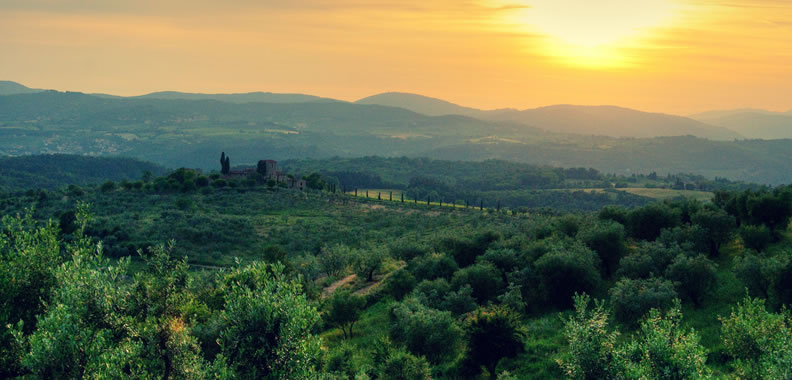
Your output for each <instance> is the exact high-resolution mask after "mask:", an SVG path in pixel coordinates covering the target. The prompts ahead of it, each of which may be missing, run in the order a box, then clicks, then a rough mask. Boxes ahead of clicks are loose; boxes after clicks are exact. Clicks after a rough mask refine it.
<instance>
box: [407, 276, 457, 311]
mask: <svg viewBox="0 0 792 380" xmlns="http://www.w3.org/2000/svg"><path fill="white" fill-rule="evenodd" d="M450 292H451V285H450V284H449V283H448V281H446V280H445V279H444V278H439V279H436V280H423V281H421V282H420V283H418V286H416V287H415V290H413V295H414V296H415V298H416V299H418V300H419V301H420V302H421V303H422V304H424V305H426V306H428V307H431V308H434V309H443V299H444V298H445V297H446V296H448V295H449V293H450Z"/></svg>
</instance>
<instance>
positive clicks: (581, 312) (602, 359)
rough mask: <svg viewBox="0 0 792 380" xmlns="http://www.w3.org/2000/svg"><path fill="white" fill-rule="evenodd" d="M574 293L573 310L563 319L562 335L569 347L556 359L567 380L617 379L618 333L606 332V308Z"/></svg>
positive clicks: (619, 367)
mask: <svg viewBox="0 0 792 380" xmlns="http://www.w3.org/2000/svg"><path fill="white" fill-rule="evenodd" d="M589 301H590V300H589V297H588V296H587V295H585V294H583V295H576V296H575V299H574V303H575V313H574V314H573V315H572V317H570V318H569V319H567V320H566V321H565V322H564V337H565V338H566V340H567V342H568V344H569V350H568V351H567V352H566V353H565V354H564V355H563V356H562V357H561V358H560V359H559V360H558V364H559V365H560V366H561V368H562V370H563V371H564V375H566V377H567V378H570V379H616V378H620V377H622V374H623V372H624V368H623V365H624V363H623V361H622V358H620V357H619V353H618V352H617V346H616V342H617V340H618V336H619V334H618V333H617V332H609V331H608V311H607V310H606V309H605V307H604V305H603V303H602V302H597V301H596V300H595V301H594V307H593V308H589Z"/></svg>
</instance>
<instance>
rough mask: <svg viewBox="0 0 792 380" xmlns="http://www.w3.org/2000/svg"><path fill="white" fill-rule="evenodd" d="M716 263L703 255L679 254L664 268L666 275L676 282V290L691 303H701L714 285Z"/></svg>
mask: <svg viewBox="0 0 792 380" xmlns="http://www.w3.org/2000/svg"><path fill="white" fill-rule="evenodd" d="M716 270H717V265H716V264H715V263H713V262H712V260H710V259H708V258H707V257H706V256H704V255H698V256H694V257H689V256H686V255H682V254H680V255H679V256H677V258H676V259H674V262H673V263H672V264H671V265H670V266H669V267H668V269H667V270H666V277H667V278H668V279H670V280H672V281H674V282H676V284H677V291H678V293H679V294H681V295H683V296H684V297H685V298H687V299H689V300H691V301H693V304H694V305H696V306H698V305H701V302H702V301H703V299H704V297H705V296H706V295H707V294H708V293H709V292H710V291H711V290H712V288H713V287H714V286H715V282H716V277H715V273H716Z"/></svg>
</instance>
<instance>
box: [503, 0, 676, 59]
mask: <svg viewBox="0 0 792 380" xmlns="http://www.w3.org/2000/svg"><path fill="white" fill-rule="evenodd" d="M675 8H676V7H675V4H674V1H673V0H597V1H594V0H532V1H530V2H529V4H528V7H526V8H525V9H522V10H521V11H519V12H516V14H513V15H512V21H513V22H515V23H516V24H518V25H521V26H520V28H521V29H523V30H525V31H526V32H529V33H532V34H538V35H540V36H543V37H544V41H543V45H544V46H543V49H542V50H543V53H545V54H547V55H550V56H553V57H555V58H559V59H560V60H561V61H563V62H565V63H569V64H573V65H579V66H595V67H605V66H623V65H629V64H631V63H632V60H631V59H630V58H631V57H629V56H628V55H627V54H625V49H626V48H628V47H635V46H638V47H640V46H641V44H645V43H646V40H647V38H648V37H650V36H651V35H652V33H653V32H655V31H656V30H657V29H659V28H660V27H663V26H667V25H668V24H670V23H671V21H672V20H673V15H674V13H675Z"/></svg>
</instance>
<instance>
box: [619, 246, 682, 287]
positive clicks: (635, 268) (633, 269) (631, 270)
mask: <svg viewBox="0 0 792 380" xmlns="http://www.w3.org/2000/svg"><path fill="white" fill-rule="evenodd" d="M681 253H684V251H683V250H682V249H681V248H680V247H678V246H671V247H666V246H664V245H662V244H660V243H656V242H652V243H649V242H643V243H641V244H639V245H638V248H637V249H636V250H635V252H634V253H632V254H630V255H628V256H625V257H624V258H622V259H621V261H619V270H618V271H616V275H617V276H619V277H627V278H632V279H639V278H649V277H652V276H660V275H662V274H663V273H665V271H666V268H668V266H669V265H670V264H671V262H672V261H673V260H674V258H676V257H677V256H678V255H679V254H681Z"/></svg>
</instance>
